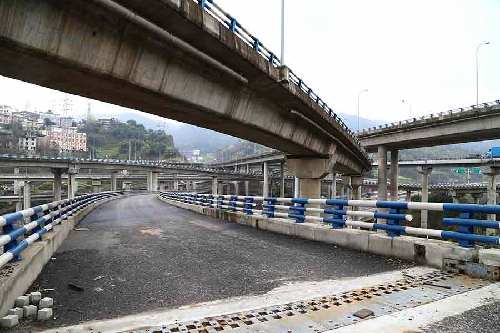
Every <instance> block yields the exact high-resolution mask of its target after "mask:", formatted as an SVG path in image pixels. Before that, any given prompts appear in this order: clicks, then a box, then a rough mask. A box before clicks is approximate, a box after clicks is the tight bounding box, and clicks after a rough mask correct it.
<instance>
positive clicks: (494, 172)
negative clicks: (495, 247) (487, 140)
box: [484, 167, 500, 236]
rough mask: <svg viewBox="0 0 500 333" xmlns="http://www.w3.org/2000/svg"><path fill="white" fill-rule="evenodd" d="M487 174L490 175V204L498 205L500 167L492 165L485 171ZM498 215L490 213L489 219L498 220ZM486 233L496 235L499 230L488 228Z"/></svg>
mask: <svg viewBox="0 0 500 333" xmlns="http://www.w3.org/2000/svg"><path fill="white" fill-rule="evenodd" d="M484 174H485V175H486V176H488V202H487V203H488V205H496V204H497V176H498V174H500V169H499V168H494V167H490V168H489V170H487V171H486V172H485V173H484ZM496 219H497V215H496V214H488V220H493V221H496ZM486 234H487V235H490V236H491V235H496V234H497V230H495V229H486Z"/></svg>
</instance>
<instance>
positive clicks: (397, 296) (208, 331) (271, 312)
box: [133, 272, 489, 333]
mask: <svg viewBox="0 0 500 333" xmlns="http://www.w3.org/2000/svg"><path fill="white" fill-rule="evenodd" d="M488 284H489V282H488V281H485V280H479V279H472V278H470V277H467V276H464V275H459V274H456V273H446V272H432V273H428V274H425V275H419V276H409V275H405V278H404V279H401V280H397V281H394V282H389V283H385V284H380V285H376V286H373V287H368V288H362V289H357V290H352V291H347V292H344V293H341V294H337V295H331V296H325V297H320V298H314V299H310V300H306V301H298V302H293V303H288V304H284V305H277V306H270V307H266V308H262V309H257V310H252V311H245V312H238V313H234V314H229V315H224V316H219V317H208V318H204V319H201V320H194V321H189V322H183V323H174V324H170V325H166V326H163V327H158V328H150V329H147V330H139V331H134V332H133V333H171V332H182V333H212V332H221V331H224V332H288V333H292V332H294V333H295V332H322V331H326V330H330V329H335V328H339V327H342V326H346V325H350V324H353V323H356V322H358V321H361V320H362V319H360V318H359V316H356V315H355V313H356V312H357V311H359V310H361V309H364V310H369V311H371V312H373V313H374V315H373V316H382V315H386V314H390V313H393V312H397V311H401V310H404V309H406V308H411V307H415V306H419V305H422V304H426V303H430V302H434V301H437V300H440V299H443V298H446V297H450V296H453V295H456V294H460V293H463V292H467V291H469V290H472V289H477V288H480V287H483V286H486V285H488ZM371 317H372V316H369V317H368V318H371Z"/></svg>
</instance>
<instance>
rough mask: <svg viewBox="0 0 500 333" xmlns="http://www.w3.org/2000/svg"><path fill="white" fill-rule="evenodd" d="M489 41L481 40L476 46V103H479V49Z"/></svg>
mask: <svg viewBox="0 0 500 333" xmlns="http://www.w3.org/2000/svg"><path fill="white" fill-rule="evenodd" d="M489 44H490V42H481V43H479V44H478V45H477V46H476V105H479V49H480V48H481V46H483V45H489Z"/></svg>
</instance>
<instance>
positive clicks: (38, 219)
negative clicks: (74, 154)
mask: <svg viewBox="0 0 500 333" xmlns="http://www.w3.org/2000/svg"><path fill="white" fill-rule="evenodd" d="M116 195H118V192H101V193H93V194H86V195H81V196H78V197H76V198H74V199H65V200H60V201H54V202H51V203H48V204H45V205H40V206H35V207H32V208H28V209H24V210H21V211H18V212H15V213H8V214H4V215H2V216H0V228H1V230H2V232H3V234H0V248H2V247H3V252H4V253H3V254H1V255H0V268H2V267H3V266H5V265H6V264H7V263H9V262H11V261H16V260H20V258H21V257H20V254H21V252H22V251H23V250H25V249H26V248H27V247H28V246H30V245H31V244H32V243H33V242H35V241H36V240H38V239H41V237H42V235H43V234H45V233H47V232H49V231H50V230H52V229H53V227H54V226H56V225H57V224H59V223H61V222H62V221H64V220H65V219H67V218H68V217H70V216H71V215H73V214H74V213H76V212H77V211H79V210H81V209H83V208H85V207H87V206H88V205H90V204H92V203H94V202H97V201H99V200H102V199H105V198H110V197H112V196H116ZM24 220H29V222H28V223H26V224H24V225H22V226H17V224H18V223H19V222H23V221H24ZM24 235H28V237H26V238H25V239H23V240H21V241H18V239H19V238H20V237H22V236H24Z"/></svg>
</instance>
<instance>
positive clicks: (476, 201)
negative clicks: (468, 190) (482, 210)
mask: <svg viewBox="0 0 500 333" xmlns="http://www.w3.org/2000/svg"><path fill="white" fill-rule="evenodd" d="M482 196H483V194H482V193H472V199H474V204H476V205H479V202H480V201H481V197H482Z"/></svg>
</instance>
